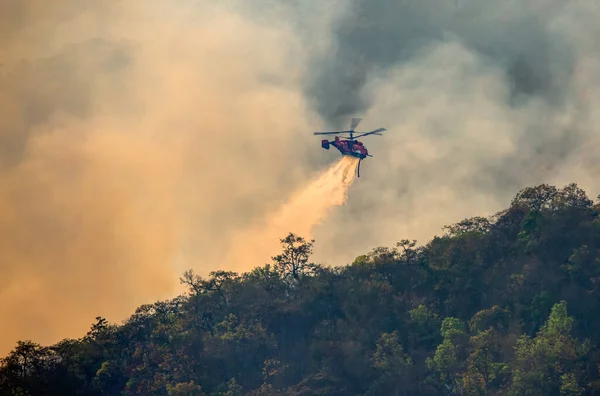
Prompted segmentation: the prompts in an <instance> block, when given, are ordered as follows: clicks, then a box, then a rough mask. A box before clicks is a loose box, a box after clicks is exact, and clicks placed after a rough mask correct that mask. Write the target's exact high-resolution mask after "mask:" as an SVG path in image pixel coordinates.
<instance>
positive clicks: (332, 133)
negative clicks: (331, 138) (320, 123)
mask: <svg viewBox="0 0 600 396" xmlns="http://www.w3.org/2000/svg"><path fill="white" fill-rule="evenodd" d="M350 132H352V131H337V132H314V133H313V134H314V135H340V134H342V133H350Z"/></svg>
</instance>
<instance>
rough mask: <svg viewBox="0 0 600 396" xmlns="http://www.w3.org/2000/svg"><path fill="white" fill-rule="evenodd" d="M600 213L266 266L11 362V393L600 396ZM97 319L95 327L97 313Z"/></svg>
mask: <svg viewBox="0 0 600 396" xmlns="http://www.w3.org/2000/svg"><path fill="white" fill-rule="evenodd" d="M599 214H600V203H595V202H594V201H592V200H590V199H589V198H588V197H587V196H586V194H585V192H584V191H582V190H581V189H579V188H578V187H577V186H576V185H569V186H566V187H565V188H563V189H557V188H555V187H552V186H549V185H540V186H537V187H532V188H526V189H524V190H522V191H520V192H519V193H518V194H517V195H516V197H515V198H514V199H513V201H512V203H511V205H510V207H509V208H508V209H506V210H504V211H502V212H500V213H498V214H496V215H495V216H493V217H491V218H481V217H475V218H471V219H467V220H464V221H462V222H460V223H458V224H455V225H452V226H449V227H447V228H446V229H445V234H444V235H443V236H441V237H436V238H434V239H433V240H431V241H430V242H429V243H428V244H426V245H424V246H417V245H416V244H415V243H414V242H412V241H408V240H404V241H401V242H399V243H398V245H397V246H396V247H394V248H378V249H375V250H374V251H373V252H371V253H369V254H366V255H364V256H360V257H358V258H356V260H355V261H354V262H353V263H352V264H350V265H348V266H345V267H340V268H329V267H327V266H319V265H314V264H311V259H310V255H311V251H312V242H310V241H305V240H304V239H302V237H301V236H296V235H293V234H290V235H288V236H287V237H286V238H284V239H283V240H282V251H281V254H280V255H279V256H277V257H274V259H273V263H272V264H270V265H265V266H263V267H259V268H256V269H255V270H253V271H251V272H249V273H245V274H236V273H233V272H224V271H223V272H221V271H220V272H215V273H212V274H211V275H210V277H208V278H207V279H204V278H201V277H199V276H197V275H196V274H194V273H193V272H187V273H185V274H184V275H183V276H182V282H184V283H185V284H187V285H188V286H189V294H188V295H186V296H181V297H179V298H176V299H174V300H171V301H164V302H158V303H155V304H151V305H146V306H142V307H139V309H138V310H137V311H136V312H135V313H134V314H133V315H132V316H131V317H130V318H129V319H128V320H127V321H126V322H125V323H124V324H121V325H116V324H110V323H107V322H106V321H105V320H104V319H103V318H101V317H99V318H97V323H95V324H93V326H92V327H91V329H90V331H89V332H88V334H86V335H85V336H83V337H82V338H81V339H78V340H64V341H62V342H59V343H58V344H56V345H53V346H49V347H44V346H40V345H38V344H36V343H34V342H31V341H26V342H20V343H19V344H18V345H17V346H16V347H15V349H14V350H13V352H12V353H11V354H10V355H9V356H7V357H6V358H5V359H4V360H3V361H2V366H1V369H0V391H1V393H2V394H6V395H75V394H77V395H451V394H454V395H500V394H501V395H544V396H550V395H581V394H589V395H593V394H600V372H599V368H600V365H599V363H600V355H599V349H598V347H599V346H600V310H599V308H600V261H599V258H600V254H599V253H600V251H599V249H600V217H599ZM99 314H100V313H99Z"/></svg>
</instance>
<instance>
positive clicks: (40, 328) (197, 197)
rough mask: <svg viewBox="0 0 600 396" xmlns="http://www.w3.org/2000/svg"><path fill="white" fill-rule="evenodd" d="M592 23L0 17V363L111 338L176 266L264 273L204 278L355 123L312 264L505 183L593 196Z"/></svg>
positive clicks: (431, 225)
mask: <svg viewBox="0 0 600 396" xmlns="http://www.w3.org/2000/svg"><path fill="white" fill-rule="evenodd" d="M598 20H600V5H598V3H597V1H595V0H586V1H571V2H564V1H559V0H543V1H542V0H539V1H533V0H530V1H518V2H517V1H506V2H498V1H491V0H478V1H475V0H469V1H467V0H459V1H456V0H420V1H417V0H404V1H397V2H389V1H383V0H345V1H328V2H317V1H312V2H311V1H282V0H281V1H280V0H271V1H265V0H262V1H252V2H249V1H241V0H237V1H219V2H215V1H208V0H201V1H191V0H179V1H173V0H128V1H126V2H124V1H110V0H105V1H94V2H91V1H90V2H83V1H79V0H56V1H52V2H49V1H47V0H28V1H26V2H25V1H22V0H4V1H2V2H1V3H0V45H1V46H2V47H1V48H2V51H0V111H1V112H2V114H1V117H0V233H1V235H0V237H1V239H0V247H1V250H0V336H1V337H0V340H2V341H0V354H1V353H4V352H5V351H7V350H8V349H9V348H10V347H12V346H13V345H14V342H15V341H16V340H17V339H19V338H20V339H25V338H34V339H35V340H37V341H40V342H44V343H46V342H54V341H56V340H58V339H60V338H62V337H72V336H80V335H81V334H83V333H84V332H85V331H86V330H87V328H88V327H89V325H90V324H91V323H92V322H93V318H94V317H95V316H97V315H103V316H105V317H107V318H108V319H109V320H114V321H119V320H121V319H123V318H125V316H126V315H128V314H130V313H131V312H132V311H133V309H135V307H136V306H138V305H139V304H142V303H147V302H152V301H154V300H156V299H160V298H164V297H166V296H170V295H172V293H174V292H175V291H176V290H177V287H178V285H177V283H178V281H177V278H178V276H179V275H180V273H181V272H182V271H183V270H184V269H186V268H193V269H195V270H197V271H199V272H201V273H206V272H208V271H210V270H212V269H216V268H228V269H233V270H237V271H245V270H248V269H250V268H252V267H254V266H257V265H261V264H263V263H264V262H265V261H268V257H267V258H265V259H264V260H263V261H262V262H246V261H244V260H242V259H236V260H233V261H235V262H224V259H225V258H226V257H243V256H244V252H252V251H253V250H252V243H253V242H252V241H254V240H256V238H257V234H260V233H261V231H260V229H258V230H259V231H257V228H256V224H257V222H258V223H260V222H262V221H265V219H267V218H270V216H271V215H272V214H273V213H277V211H278V209H279V208H280V206H281V205H282V204H284V203H286V201H288V200H289V199H290V197H291V196H293V195H294V194H298V193H299V192H298V191H301V190H302V188H303V186H306V185H308V184H309V183H310V182H311V181H312V180H314V179H315V178H316V177H318V175H319V173H320V172H323V171H324V170H325V169H326V168H327V167H328V166H329V165H330V164H332V163H333V162H335V161H337V160H338V159H339V156H338V154H337V152H335V151H331V150H330V151H325V150H323V149H321V147H320V138H318V137H315V136H313V135H312V131H315V130H323V129H326V128H337V127H346V126H347V125H348V124H349V119H350V118H351V117H354V116H358V117H363V118H364V120H363V122H362V124H361V125H360V126H359V130H368V129H375V128H378V127H381V126H383V127H385V128H387V129H388V131H387V132H386V133H385V134H384V136H372V137H369V138H366V139H365V144H366V145H367V147H368V148H369V150H370V152H371V153H372V154H373V155H374V158H369V159H367V160H365V161H364V162H363V163H362V165H361V177H360V178H359V179H358V180H356V181H355V182H354V184H353V185H352V187H351V189H350V191H349V197H348V202H347V203H346V205H345V206H342V207H339V208H335V209H334V210H333V211H332V212H331V215H330V216H329V217H328V218H326V219H324V220H323V222H322V223H321V224H320V225H319V226H318V227H317V228H316V229H315V233H314V237H315V238H316V240H317V243H316V249H315V250H316V255H315V258H316V259H318V260H319V261H323V262H326V263H330V264H335V265H337V264H343V263H346V262H348V261H351V260H352V259H353V258H354V257H355V256H356V255H359V254H362V253H366V252H368V251H369V250H370V249H371V248H373V247H375V246H378V245H388V246H389V245H391V244H393V243H394V242H396V241H397V240H400V239H403V238H411V239H412V238H417V239H419V242H421V243H424V242H426V241H427V239H429V238H430V237H431V236H433V235H434V234H436V233H439V232H440V228H441V227H442V226H443V225H445V224H449V223H452V222H454V221H458V220H461V219H462V218H464V217H467V216H474V215H486V214H491V213H493V212H494V211H496V210H499V209H502V208H504V207H506V205H507V204H508V203H509V201H510V199H511V198H512V197H513V196H514V194H515V193H516V192H517V191H518V190H519V189H520V188H522V187H525V186H527V185H532V184H538V183H545V182H547V183H557V184H559V185H563V184H566V183H569V182H577V183H579V184H580V185H581V186H582V187H583V188H585V189H586V190H587V191H588V193H589V194H590V195H591V196H592V197H595V196H596V195H597V194H598V193H599V192H600V191H599V188H598V186H597V183H596V182H595V177H594V176H595V175H596V174H597V171H598V168H599V166H600V159H599V157H598V155H597V154H596V148H595V147H597V146H596V145H595V143H597V141H598V127H599V126H600V115H599V114H600V113H598V112H597V111H596V112H594V110H595V109H597V108H600V80H599V79H598V76H599V75H600V44H599V43H598V41H597V40H596V38H597V37H599V35H600V25H598V23H597V21H598ZM246 231H247V232H248V234H245V232H246ZM267 231H268V230H264V234H265V236H267V235H268V236H269V237H271V236H270V233H269V232H267ZM290 231H294V230H293V229H291V230H290ZM245 235H248V238H245ZM281 236H282V237H283V236H284V235H281ZM274 242H275V244H276V242H277V241H274ZM232 252H233V253H235V254H233V253H232ZM257 260H258V259H257Z"/></svg>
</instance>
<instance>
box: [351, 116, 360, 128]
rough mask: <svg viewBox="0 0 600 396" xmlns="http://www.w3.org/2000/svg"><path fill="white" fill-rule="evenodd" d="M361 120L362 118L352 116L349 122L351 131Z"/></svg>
mask: <svg viewBox="0 0 600 396" xmlns="http://www.w3.org/2000/svg"><path fill="white" fill-rule="evenodd" d="M361 121H362V118H353V119H352V122H351V123H350V129H351V130H352V131H353V130H355V129H356V127H357V126H358V124H360V122H361Z"/></svg>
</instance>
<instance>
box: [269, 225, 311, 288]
mask: <svg viewBox="0 0 600 396" xmlns="http://www.w3.org/2000/svg"><path fill="white" fill-rule="evenodd" d="M280 242H281V246H282V248H283V252H282V253H281V254H278V255H277V256H274V257H273V261H274V262H275V268H276V269H277V270H278V272H279V273H280V274H281V276H282V277H283V278H292V279H294V280H298V279H300V278H302V277H303V276H306V275H310V274H312V273H313V272H314V271H315V268H316V266H315V265H314V264H312V263H309V262H308V259H309V257H310V255H311V254H312V252H313V243H314V240H311V241H310V242H307V241H306V240H305V239H304V238H302V237H301V236H297V235H295V234H293V233H291V232H290V233H289V234H288V235H287V236H286V237H285V238H283V239H280Z"/></svg>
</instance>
